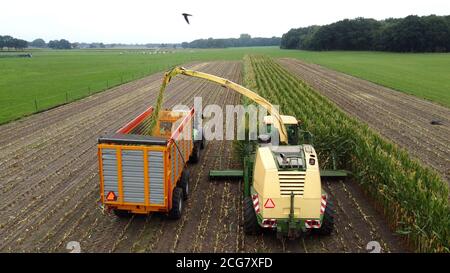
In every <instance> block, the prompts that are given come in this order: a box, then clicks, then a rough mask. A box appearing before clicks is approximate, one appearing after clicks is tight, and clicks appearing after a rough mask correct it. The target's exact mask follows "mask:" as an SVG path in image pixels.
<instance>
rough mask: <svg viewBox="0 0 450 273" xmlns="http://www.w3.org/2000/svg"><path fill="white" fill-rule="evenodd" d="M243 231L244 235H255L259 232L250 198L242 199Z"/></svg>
mask: <svg viewBox="0 0 450 273" xmlns="http://www.w3.org/2000/svg"><path fill="white" fill-rule="evenodd" d="M244 231H245V233H246V234H257V233H259V231H261V227H260V226H259V224H258V219H257V218H256V213H255V209H254V208H253V201H252V198H250V196H247V197H245V198H244Z"/></svg>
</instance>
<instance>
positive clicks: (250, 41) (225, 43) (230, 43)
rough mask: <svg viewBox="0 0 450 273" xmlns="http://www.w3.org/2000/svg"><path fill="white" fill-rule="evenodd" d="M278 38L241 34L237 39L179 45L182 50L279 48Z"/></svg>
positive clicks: (197, 41) (196, 41) (199, 41)
mask: <svg viewBox="0 0 450 273" xmlns="http://www.w3.org/2000/svg"><path fill="white" fill-rule="evenodd" d="M280 42H281V38H280V37H272V38H261V37H255V38H252V37H251V36H250V35H249V34H241V35H240V36H239V38H228V39H213V38H209V39H198V40H194V41H192V42H190V43H188V42H184V43H182V44H181V46H182V47H183V48H227V47H247V46H279V45H280Z"/></svg>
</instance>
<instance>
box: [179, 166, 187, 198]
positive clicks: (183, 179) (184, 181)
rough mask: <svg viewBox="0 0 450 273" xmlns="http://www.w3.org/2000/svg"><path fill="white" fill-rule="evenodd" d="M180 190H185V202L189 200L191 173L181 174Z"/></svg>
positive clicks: (184, 172)
mask: <svg viewBox="0 0 450 273" xmlns="http://www.w3.org/2000/svg"><path fill="white" fill-rule="evenodd" d="M179 184H180V188H181V189H182V190H183V200H187V199H188V198H189V171H188V170H186V169H185V170H184V171H183V173H182V174H181V179H180V183H179Z"/></svg>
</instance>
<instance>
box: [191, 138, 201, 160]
mask: <svg viewBox="0 0 450 273" xmlns="http://www.w3.org/2000/svg"><path fill="white" fill-rule="evenodd" d="M199 160H200V143H199V142H195V143H194V149H193V151H192V155H191V162H192V163H197V162H198V161H199Z"/></svg>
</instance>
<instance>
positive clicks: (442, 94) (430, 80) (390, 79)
mask: <svg viewBox="0 0 450 273" xmlns="http://www.w3.org/2000/svg"><path fill="white" fill-rule="evenodd" d="M271 56H273V57H292V58H298V59H302V60H305V61H307V62H310V63H317V64H320V65H322V66H325V67H328V68H331V69H334V70H337V71H340V72H343V73H346V74H350V75H353V76H356V77H358V78H362V79H366V80H369V81H371V82H374V83H377V84H380V85H383V86H387V87H390V88H392V89H395V90H398V91H402V92H405V93H408V94H411V95H415V96H417V97H420V98H424V99H428V100H431V101H434V102H437V103H439V104H441V105H444V106H447V107H450V54H448V53H386V52H364V51H330V52H311V51H300V50H278V51H273V52H272V53H271Z"/></svg>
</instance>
